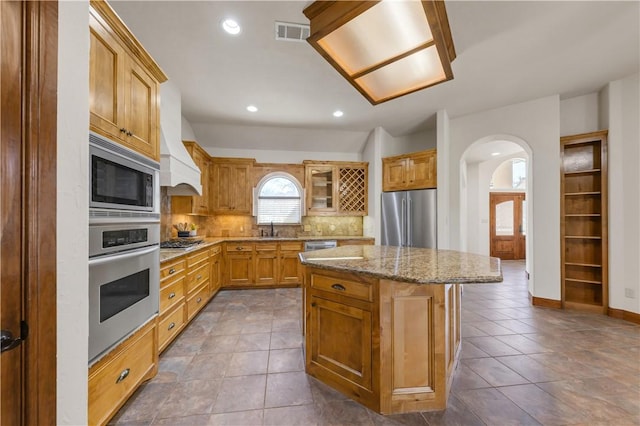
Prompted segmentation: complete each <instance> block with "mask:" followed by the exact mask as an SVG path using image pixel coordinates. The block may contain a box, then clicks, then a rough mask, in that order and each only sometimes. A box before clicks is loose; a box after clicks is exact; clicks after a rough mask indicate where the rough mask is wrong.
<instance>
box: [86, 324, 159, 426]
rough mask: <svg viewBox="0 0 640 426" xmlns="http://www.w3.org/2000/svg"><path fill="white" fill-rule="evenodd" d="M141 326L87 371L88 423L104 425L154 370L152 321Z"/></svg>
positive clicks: (154, 350)
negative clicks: (141, 328)
mask: <svg viewBox="0 0 640 426" xmlns="http://www.w3.org/2000/svg"><path fill="white" fill-rule="evenodd" d="M145 327H147V328H146V330H145V329H143V330H141V331H139V332H138V333H139V334H136V335H134V336H133V337H131V338H130V339H128V340H126V341H124V342H123V343H122V345H120V346H119V347H118V348H116V349H115V350H114V351H113V352H112V353H111V354H109V355H107V357H108V358H107V359H105V360H104V362H103V361H100V362H99V363H98V364H96V365H94V366H93V367H91V369H90V370H89V424H92V425H94V424H100V425H102V424H105V423H106V422H107V421H108V420H109V418H110V417H111V415H112V414H113V413H114V412H115V410H117V409H118V408H119V407H121V406H122V404H124V402H125V401H126V399H127V398H128V397H129V396H130V395H131V393H133V391H134V390H135V388H136V387H137V386H138V385H139V384H140V382H141V381H142V380H143V379H145V378H146V377H145V376H147V375H148V374H149V372H150V371H151V370H152V369H153V368H154V366H155V362H156V359H157V352H156V342H155V332H156V319H155V318H154V319H153V321H152V324H150V325H148V326H145ZM112 354H113V355H112Z"/></svg>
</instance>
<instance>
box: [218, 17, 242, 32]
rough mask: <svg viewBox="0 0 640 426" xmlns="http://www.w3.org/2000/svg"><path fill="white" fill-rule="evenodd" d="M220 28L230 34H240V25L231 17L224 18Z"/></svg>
mask: <svg viewBox="0 0 640 426" xmlns="http://www.w3.org/2000/svg"><path fill="white" fill-rule="evenodd" d="M222 28H223V29H224V30H225V31H226V32H228V33H229V34H231V35H237V34H240V25H239V24H238V23H237V22H236V21H234V20H233V19H225V20H224V21H223V22H222Z"/></svg>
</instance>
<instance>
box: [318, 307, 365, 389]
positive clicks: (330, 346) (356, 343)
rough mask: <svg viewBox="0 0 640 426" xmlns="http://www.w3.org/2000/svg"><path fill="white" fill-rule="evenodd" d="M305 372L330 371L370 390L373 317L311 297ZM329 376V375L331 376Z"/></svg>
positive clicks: (359, 309)
mask: <svg viewBox="0 0 640 426" xmlns="http://www.w3.org/2000/svg"><path fill="white" fill-rule="evenodd" d="M309 306H310V309H311V318H310V322H309V325H310V327H309V329H308V330H307V331H308V333H309V337H308V338H307V342H309V345H310V347H308V348H307V351H308V352H307V369H312V370H313V371H316V372H317V371H321V372H320V373H319V374H321V375H322V374H323V373H324V370H328V371H331V372H333V373H334V374H335V375H337V376H338V377H339V378H335V379H334V380H340V378H343V379H346V380H347V381H349V382H351V383H355V384H357V385H358V386H361V387H363V388H365V389H367V390H371V389H372V388H373V383H372V378H373V376H372V374H373V365H372V356H371V347H372V343H373V342H372V339H373V338H372V315H371V312H370V311H368V310H364V309H362V308H359V307H357V306H350V305H347V304H343V303H338V302H337V301H331V300H326V299H324V298H321V297H318V296H316V295H315V294H312V295H311V299H310V303H309ZM330 376H331V375H330Z"/></svg>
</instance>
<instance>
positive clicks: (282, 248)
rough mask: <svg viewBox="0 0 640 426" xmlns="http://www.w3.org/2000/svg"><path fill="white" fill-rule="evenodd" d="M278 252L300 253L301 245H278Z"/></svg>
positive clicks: (293, 243)
mask: <svg viewBox="0 0 640 426" xmlns="http://www.w3.org/2000/svg"><path fill="white" fill-rule="evenodd" d="M280 251H298V252H300V251H302V243H297V242H292V243H280Z"/></svg>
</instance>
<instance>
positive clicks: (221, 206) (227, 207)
mask: <svg viewBox="0 0 640 426" xmlns="http://www.w3.org/2000/svg"><path fill="white" fill-rule="evenodd" d="M233 179H234V177H233V165H232V164H227V163H216V164H214V166H213V176H212V178H211V181H212V190H213V191H214V195H213V212H214V213H229V212H231V209H232V207H233V206H232V199H233V195H232V194H231V189H232V184H233Z"/></svg>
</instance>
